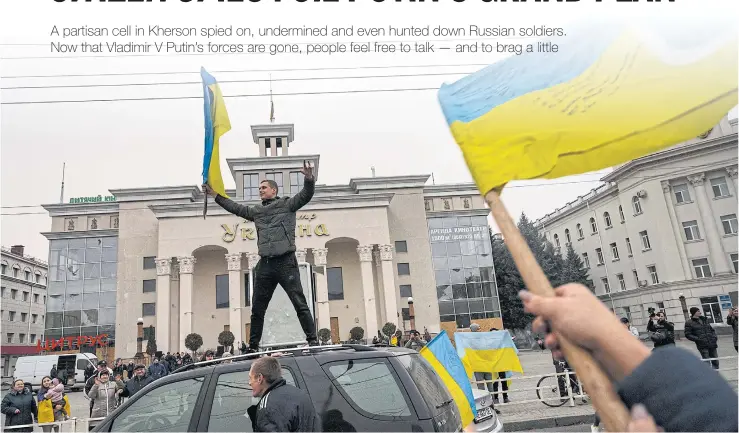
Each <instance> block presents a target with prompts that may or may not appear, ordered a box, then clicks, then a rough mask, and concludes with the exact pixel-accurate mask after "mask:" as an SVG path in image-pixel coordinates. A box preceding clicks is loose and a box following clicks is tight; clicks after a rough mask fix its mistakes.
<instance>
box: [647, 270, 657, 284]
mask: <svg viewBox="0 0 739 433" xmlns="http://www.w3.org/2000/svg"><path fill="white" fill-rule="evenodd" d="M647 271H649V275H650V276H651V277H652V284H659V276H658V275H657V267H656V266H654V265H652V266H647Z"/></svg>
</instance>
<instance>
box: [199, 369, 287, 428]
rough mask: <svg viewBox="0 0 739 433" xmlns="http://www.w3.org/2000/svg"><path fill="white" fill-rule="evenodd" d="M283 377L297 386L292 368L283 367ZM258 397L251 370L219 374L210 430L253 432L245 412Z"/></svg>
mask: <svg viewBox="0 0 739 433" xmlns="http://www.w3.org/2000/svg"><path fill="white" fill-rule="evenodd" d="M282 378H283V379H285V382H287V384H288V385H292V386H295V378H294V377H293V375H292V373H291V372H290V370H288V369H286V368H284V367H283V368H282ZM257 401H258V397H252V390H251V386H249V370H246V371H235V372H233V373H224V374H221V375H219V376H218V383H217V384H216V389H215V393H214V395H213V405H212V406H211V409H210V420H209V421H208V431H212V432H251V431H253V430H252V427H251V422H250V421H249V420H248V419H247V420H246V422H244V414H245V413H246V409H248V408H249V406H251V405H253V404H256V403H257ZM185 427H187V426H185Z"/></svg>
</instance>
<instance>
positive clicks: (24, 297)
mask: <svg viewBox="0 0 739 433" xmlns="http://www.w3.org/2000/svg"><path fill="white" fill-rule="evenodd" d="M28 295H29V293H28V292H23V302H28Z"/></svg>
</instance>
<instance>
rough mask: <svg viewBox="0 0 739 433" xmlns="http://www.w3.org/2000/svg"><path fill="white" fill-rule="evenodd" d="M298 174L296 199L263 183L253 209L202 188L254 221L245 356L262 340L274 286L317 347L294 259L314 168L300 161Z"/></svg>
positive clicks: (272, 183)
mask: <svg viewBox="0 0 739 433" xmlns="http://www.w3.org/2000/svg"><path fill="white" fill-rule="evenodd" d="M301 172H302V173H303V175H304V176H305V184H304V186H303V189H302V190H301V191H300V192H299V193H297V194H296V195H295V196H293V197H280V196H278V195H277V193H278V186H277V183H276V182H275V181H273V180H269V179H265V180H263V181H262V182H261V183H260V184H259V198H261V199H262V203H261V204H257V205H253V206H244V205H240V204H238V203H235V202H234V201H232V200H230V199H228V198H226V197H223V196H221V195H220V194H217V193H216V192H215V191H213V189H212V188H211V187H210V186H208V185H207V184H206V185H203V191H204V192H205V193H207V194H208V195H211V196H214V197H215V200H216V203H218V205H219V206H221V207H222V208H223V209H225V210H227V211H228V212H230V213H232V214H234V215H237V216H240V217H241V218H244V219H245V220H247V221H254V226H255V227H256V229H257V247H258V249H259V256H260V258H259V263H257V266H256V267H255V268H254V295H253V298H252V307H251V335H250V336H249V349H248V350H247V352H256V351H258V350H259V341H260V340H261V339H262V329H263V327H264V313H266V312H267V307H268V306H269V302H270V301H271V300H272V295H273V294H274V292H275V288H277V284H279V285H280V286H282V288H284V289H285V292H286V293H287V296H288V297H289V298H290V302H292V304H293V307H294V308H295V311H296V313H297V314H298V320H300V326H301V327H302V328H303V332H305V338H306V340H307V341H308V344H310V345H311V346H318V337H317V336H316V325H315V323H314V321H313V317H312V315H311V312H310V309H309V308H308V303H307V301H306V300H305V294H304V293H303V286H302V284H301V283H300V271H299V269H298V259H297V258H296V257H295V219H296V215H295V213H296V212H297V211H298V210H299V209H300V208H302V207H303V206H305V205H306V204H308V202H309V201H310V199H311V198H313V193H314V191H315V185H316V180H315V178H314V177H313V168H312V167H311V166H310V164H309V163H308V161H303V169H302V170H301Z"/></svg>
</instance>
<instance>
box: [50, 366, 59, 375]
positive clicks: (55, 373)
mask: <svg viewBox="0 0 739 433" xmlns="http://www.w3.org/2000/svg"><path fill="white" fill-rule="evenodd" d="M49 377H51V378H52V379H56V378H58V377H59V372H58V371H57V370H56V364H54V365H52V366H51V371H50V372H49Z"/></svg>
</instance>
